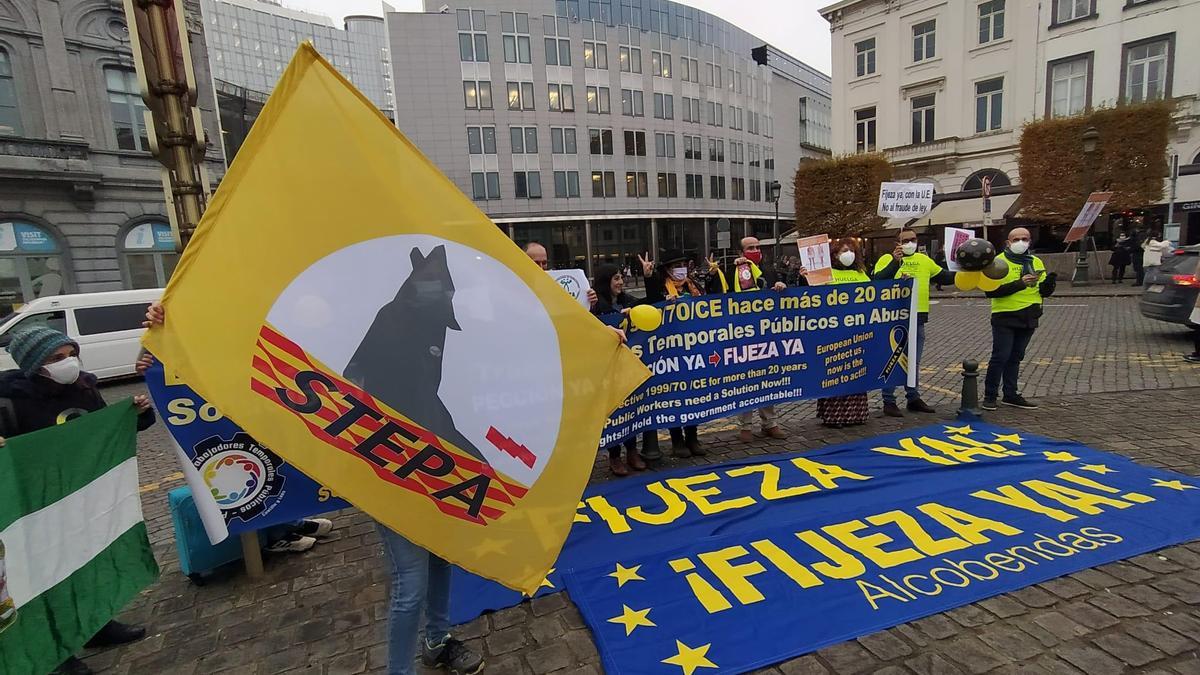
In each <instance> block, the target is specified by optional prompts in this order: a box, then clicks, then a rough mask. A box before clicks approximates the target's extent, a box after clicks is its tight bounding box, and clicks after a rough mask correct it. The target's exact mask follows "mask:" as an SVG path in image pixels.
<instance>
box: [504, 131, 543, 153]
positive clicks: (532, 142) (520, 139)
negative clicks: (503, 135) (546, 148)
mask: <svg viewBox="0 0 1200 675" xmlns="http://www.w3.org/2000/svg"><path fill="white" fill-rule="evenodd" d="M508 133H509V138H510V139H511V141H512V154H514V155H536V154H538V142H537V127H509V128H508Z"/></svg>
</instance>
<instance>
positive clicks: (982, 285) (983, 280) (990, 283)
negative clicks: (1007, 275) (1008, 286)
mask: <svg viewBox="0 0 1200 675" xmlns="http://www.w3.org/2000/svg"><path fill="white" fill-rule="evenodd" d="M978 285H979V290H981V291H983V292H984V293H988V292H990V291H994V290H996V289H997V288H1000V280H999V279H993V278H991V277H989V276H988V275H986V274H980V275H979V284H978Z"/></svg>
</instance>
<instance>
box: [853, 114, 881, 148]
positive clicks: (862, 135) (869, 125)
mask: <svg viewBox="0 0 1200 675" xmlns="http://www.w3.org/2000/svg"><path fill="white" fill-rule="evenodd" d="M875 124H876V120H875V108H863V109H862V110H855V111H854V149H855V152H875V149H876V145H875Z"/></svg>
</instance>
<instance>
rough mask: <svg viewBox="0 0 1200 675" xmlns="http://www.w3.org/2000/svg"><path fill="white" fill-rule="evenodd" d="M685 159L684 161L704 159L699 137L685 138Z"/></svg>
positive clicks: (685, 136) (686, 136)
mask: <svg viewBox="0 0 1200 675" xmlns="http://www.w3.org/2000/svg"><path fill="white" fill-rule="evenodd" d="M683 158H684V159H703V146H701V145H700V137H699V136H688V135H687V134H684V136H683Z"/></svg>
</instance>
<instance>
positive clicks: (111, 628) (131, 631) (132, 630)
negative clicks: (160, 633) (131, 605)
mask: <svg viewBox="0 0 1200 675" xmlns="http://www.w3.org/2000/svg"><path fill="white" fill-rule="evenodd" d="M144 637H146V629H145V628H142V627H141V626H130V625H129V624H127V623H121V622H120V621H109V622H108V623H106V624H104V628H101V629H100V632H99V633H96V634H95V635H93V636H92V639H91V640H88V641H87V646H88V647H112V646H114V645H123V644H126V643H129V642H137V641H138V640H141V639H142V638H144Z"/></svg>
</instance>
